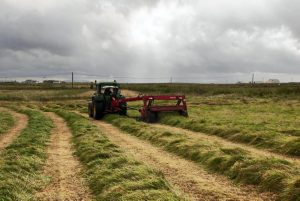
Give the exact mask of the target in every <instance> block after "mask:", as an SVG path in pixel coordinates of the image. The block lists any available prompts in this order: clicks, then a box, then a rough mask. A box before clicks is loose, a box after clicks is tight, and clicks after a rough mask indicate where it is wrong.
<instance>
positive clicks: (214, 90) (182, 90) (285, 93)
mask: <svg viewBox="0 0 300 201" xmlns="http://www.w3.org/2000/svg"><path fill="white" fill-rule="evenodd" d="M122 87H123V88H126V89H129V90H133V91H138V92H141V93H144V94H189V95H206V96H207V95H208V96H210V95H220V94H235V95H239V96H247V97H282V98H286V97H289V98H297V99H299V96H300V84H299V83H294V84H281V85H278V84H256V85H250V84H184V83H165V84H162V83H159V84H123V85H122Z"/></svg>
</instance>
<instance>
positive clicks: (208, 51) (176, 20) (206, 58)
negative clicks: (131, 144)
mask: <svg viewBox="0 0 300 201" xmlns="http://www.w3.org/2000/svg"><path fill="white" fill-rule="evenodd" d="M299 10H300V1H299V0H288V1H286V0H251V1H249V0H238V1H237V0H43V1H41V0H22V1H20V0H0V80H14V79H17V80H20V79H29V78H32V79H39V80H40V79H62V80H70V79H71V72H74V78H75V80H86V81H91V80H112V79H116V80H118V81H120V82H171V81H172V82H197V83H235V82H238V81H242V82H249V81H250V80H251V78H252V74H254V75H255V80H256V81H266V80H268V79H270V78H273V79H280V80H281V81H282V82H291V81H292V82H296V81H299V82H300V23H299V19H300V12H299Z"/></svg>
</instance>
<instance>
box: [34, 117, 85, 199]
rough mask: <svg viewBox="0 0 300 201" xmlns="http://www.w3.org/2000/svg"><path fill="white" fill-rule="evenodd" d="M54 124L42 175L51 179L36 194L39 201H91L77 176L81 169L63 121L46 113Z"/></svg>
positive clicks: (70, 136) (81, 180)
mask: <svg viewBox="0 0 300 201" xmlns="http://www.w3.org/2000/svg"><path fill="white" fill-rule="evenodd" d="M47 116H49V117H50V118H51V119H52V121H53V122H54V125H55V128H54V129H53V131H52V135H51V139H50V144H49V146H48V150H47V153H48V160H47V162H46V166H45V168H44V174H46V175H47V176H50V177H51V181H50V183H49V185H48V186H47V187H46V188H45V189H43V191H42V192H39V193H38V194H37V197H38V198H39V199H40V200H59V201H61V200H70V201H71V200H72V201H79V200H80V201H83V200H91V198H90V193H89V190H88V188H87V187H86V186H85V184H84V180H83V179H82V178H81V177H80V176H79V175H80V172H81V167H80V164H79V161H78V160H77V159H76V158H75V157H74V156H73V149H72V145H71V138H72V134H71V132H70V130H69V128H68V127H67V125H66V123H65V122H64V120H63V119H62V118H60V117H58V116H57V115H56V114H54V113H47Z"/></svg>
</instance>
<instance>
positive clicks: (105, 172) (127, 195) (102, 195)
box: [56, 110, 180, 201]
mask: <svg viewBox="0 0 300 201" xmlns="http://www.w3.org/2000/svg"><path fill="white" fill-rule="evenodd" d="M56 113H57V114H58V115H60V116H62V117H63V118H64V119H65V120H66V121H67V123H68V125H69V127H70V128H71V130H72V133H73V142H74V145H75V149H76V155H77V156H78V157H79V159H80V161H81V162H82V164H84V167H85V174H86V177H87V181H88V184H89V187H90V189H91V190H92V193H93V195H94V196H95V198H96V200H111V201H117V200H122V201H125V200H128V201H134V200H180V198H178V197H177V196H176V195H175V194H174V193H173V192H171V191H170V188H169V186H168V184H167V183H166V181H165V180H164V179H163V177H162V175H161V174H160V173H158V172H156V171H154V170H152V169H149V168H148V167H146V166H145V165H142V164H141V163H139V162H137V161H135V160H134V159H133V158H131V157H128V156H127V155H125V154H124V153H123V152H122V151H121V150H120V148H118V147H117V146H116V145H114V144H113V143H111V142H110V141H109V140H108V139H107V138H106V137H105V136H104V133H103V132H102V131H100V130H99V129H98V128H97V127H96V126H94V125H92V124H91V123H90V122H89V121H88V120H87V119H86V118H84V117H82V116H80V115H78V114H75V113H71V112H66V111H63V110H56Z"/></svg>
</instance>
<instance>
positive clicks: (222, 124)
mask: <svg viewBox="0 0 300 201" xmlns="http://www.w3.org/2000/svg"><path fill="white" fill-rule="evenodd" d="M192 99H193V98H192ZM218 99H219V100H218ZM217 100H218V101H217ZM243 100H244V101H245V100H247V99H243ZM243 100H239V99H237V98H233V99H232V98H231V100H230V98H229V97H227V98H226V100H225V99H221V98H218V97H211V98H202V99H201V100H200V98H198V99H197V100H192V102H196V101H197V102H198V103H199V105H198V106H191V107H189V114H190V117H189V118H182V117H180V116H179V115H174V114H162V115H160V122H161V123H163V124H167V125H171V126H176V127H181V128H185V129H189V130H192V131H197V132H204V133H207V134H211V135H217V136H219V137H222V138H226V139H228V140H230V141H234V142H239V143H245V144H249V145H253V146H255V147H257V148H262V149H266V150H270V151H273V152H277V153H281V154H286V155H291V156H300V136H299V133H300V126H299V122H300V117H299V115H298V114H299V113H300V109H299V107H298V106H299V105H300V104H299V103H298V102H291V103H288V102H287V101H278V102H274V100H270V99H263V100H260V99H258V100H256V99H248V100H247V102H246V103H244V102H243ZM216 101H217V103H216V104H213V103H214V102H216ZM230 103H231V104H230Z"/></svg>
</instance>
